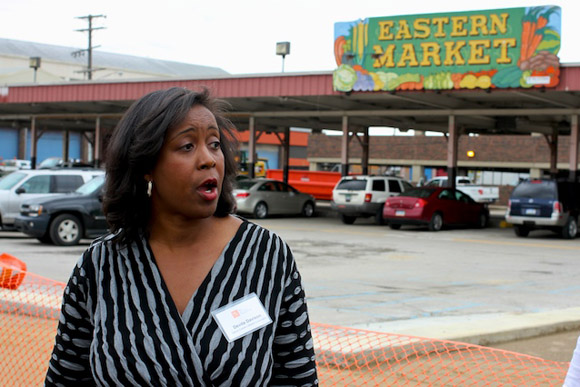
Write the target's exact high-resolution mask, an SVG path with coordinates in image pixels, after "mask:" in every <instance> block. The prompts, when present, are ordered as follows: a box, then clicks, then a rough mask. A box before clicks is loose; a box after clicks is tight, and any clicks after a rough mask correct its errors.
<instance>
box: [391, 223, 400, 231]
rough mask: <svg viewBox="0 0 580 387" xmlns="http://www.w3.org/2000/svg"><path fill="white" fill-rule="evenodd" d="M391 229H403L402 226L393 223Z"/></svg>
mask: <svg viewBox="0 0 580 387" xmlns="http://www.w3.org/2000/svg"><path fill="white" fill-rule="evenodd" d="M389 227H390V228H391V229H393V230H398V229H400V228H401V225H400V224H393V223H390V224H389Z"/></svg>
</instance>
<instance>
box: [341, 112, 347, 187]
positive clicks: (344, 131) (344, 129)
mask: <svg viewBox="0 0 580 387" xmlns="http://www.w3.org/2000/svg"><path fill="white" fill-rule="evenodd" d="M348 140H349V138H348V116H342V144H341V145H342V147H341V152H340V172H341V174H342V176H348Z"/></svg>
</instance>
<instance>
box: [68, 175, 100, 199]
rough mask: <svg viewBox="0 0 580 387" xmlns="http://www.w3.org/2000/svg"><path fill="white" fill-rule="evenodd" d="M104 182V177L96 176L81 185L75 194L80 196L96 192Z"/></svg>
mask: <svg viewBox="0 0 580 387" xmlns="http://www.w3.org/2000/svg"><path fill="white" fill-rule="evenodd" d="M104 182H105V176H97V177H94V178H92V179H91V180H89V181H87V182H86V183H85V184H83V185H81V186H80V187H79V188H77V190H76V191H75V192H76V193H79V194H81V195H88V194H91V193H93V192H95V191H96V190H99V189H101V187H102V186H103V183H104Z"/></svg>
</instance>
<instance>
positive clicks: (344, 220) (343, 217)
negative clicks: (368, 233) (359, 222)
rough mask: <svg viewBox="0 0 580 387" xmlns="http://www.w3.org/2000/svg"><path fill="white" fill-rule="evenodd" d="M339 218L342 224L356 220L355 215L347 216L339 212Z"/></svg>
mask: <svg viewBox="0 0 580 387" xmlns="http://www.w3.org/2000/svg"><path fill="white" fill-rule="evenodd" d="M340 220H342V223H344V224H353V223H354V221H355V220H356V216H348V215H344V214H340Z"/></svg>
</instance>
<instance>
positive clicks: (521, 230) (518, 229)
mask: <svg viewBox="0 0 580 387" xmlns="http://www.w3.org/2000/svg"><path fill="white" fill-rule="evenodd" d="M514 232H515V233H516V235H517V236H519V237H527V236H528V234H529V233H530V229H529V228H527V227H524V226H519V225H514Z"/></svg>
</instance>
